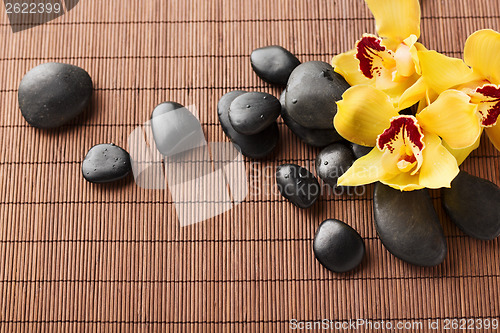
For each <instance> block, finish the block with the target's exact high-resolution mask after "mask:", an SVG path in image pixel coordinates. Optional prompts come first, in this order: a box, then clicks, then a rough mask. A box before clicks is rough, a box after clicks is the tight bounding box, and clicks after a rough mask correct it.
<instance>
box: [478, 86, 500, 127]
mask: <svg viewBox="0 0 500 333" xmlns="http://www.w3.org/2000/svg"><path fill="white" fill-rule="evenodd" d="M475 92H476V93H479V94H481V95H483V96H484V97H485V99H484V100H483V101H481V102H480V103H482V104H484V103H488V104H490V103H491V104H493V105H492V106H491V107H489V108H486V109H484V108H481V107H479V108H478V112H479V114H480V116H481V125H482V126H484V127H491V126H493V125H495V124H496V122H497V120H498V117H499V116H500V88H497V87H496V86H494V85H489V84H488V85H484V86H482V87H479V88H477V89H476V90H475Z"/></svg>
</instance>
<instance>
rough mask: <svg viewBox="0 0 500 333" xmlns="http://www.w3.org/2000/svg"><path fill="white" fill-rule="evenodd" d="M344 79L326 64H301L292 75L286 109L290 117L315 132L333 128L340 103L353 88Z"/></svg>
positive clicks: (286, 97)
mask: <svg viewBox="0 0 500 333" xmlns="http://www.w3.org/2000/svg"><path fill="white" fill-rule="evenodd" d="M349 87H350V86H349V84H348V83H347V82H346V81H345V80H344V78H343V77H342V76H341V75H340V74H338V73H335V72H334V71H333V68H332V66H330V65H329V64H327V63H326V62H323V61H309V62H305V63H303V64H301V65H300V66H298V67H297V68H295V70H294V71H293V72H292V74H291V75H290V79H289V80H288V85H287V88H286V96H285V106H286V110H287V111H288V113H289V115H290V117H291V118H292V119H293V120H294V121H295V122H297V123H298V124H300V125H301V126H304V127H307V128H311V129H319V128H322V129H333V118H334V117H335V114H337V104H336V103H335V102H336V101H338V100H340V99H341V98H342V94H343V93H344V92H345V91H346V90H347V89H348V88H349Z"/></svg>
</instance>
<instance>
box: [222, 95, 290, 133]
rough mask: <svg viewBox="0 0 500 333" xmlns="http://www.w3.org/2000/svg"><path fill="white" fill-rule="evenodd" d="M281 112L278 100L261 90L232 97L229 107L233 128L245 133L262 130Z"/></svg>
mask: <svg viewBox="0 0 500 333" xmlns="http://www.w3.org/2000/svg"><path fill="white" fill-rule="evenodd" d="M280 113H281V104H280V102H279V100H278V99H277V98H276V97H274V96H272V95H269V94H266V93H263V92H249V93H245V94H243V95H240V96H238V97H236V98H235V99H234V101H233V102H232V103H231V106H230V107H229V121H230V122H231V125H232V126H233V128H234V129H235V130H236V131H237V132H239V133H241V134H245V135H252V134H257V133H259V132H262V131H263V130H265V129H266V128H267V127H269V126H270V125H271V124H272V123H274V122H275V121H276V119H277V118H278V116H279V115H280Z"/></svg>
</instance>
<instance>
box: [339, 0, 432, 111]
mask: <svg viewBox="0 0 500 333" xmlns="http://www.w3.org/2000/svg"><path fill="white" fill-rule="evenodd" d="M365 2H366V3H367V5H368V7H369V8H370V10H371V12H372V13H373V16H374V17H375V22H376V29H377V34H378V35H379V36H380V37H377V36H374V35H369V34H365V35H363V37H362V38H361V39H360V40H358V41H357V42H356V47H355V49H353V50H351V51H348V52H346V53H342V54H339V55H337V56H335V57H334V58H333V59H332V66H333V67H334V69H335V71H336V72H337V73H339V74H340V75H342V76H343V77H344V78H345V79H346V81H347V82H348V83H349V84H350V85H351V86H354V85H358V84H370V85H373V86H374V87H376V88H377V89H380V90H382V91H384V92H385V93H387V94H388V95H389V96H390V97H391V99H392V102H393V103H394V104H395V105H398V103H399V99H400V98H401V96H402V95H403V93H404V92H405V91H406V90H407V89H408V88H410V87H411V86H412V85H414V84H415V83H416V82H417V80H418V79H419V77H420V66H419V60H418V51H424V50H426V49H425V47H424V46H423V45H422V44H420V43H417V39H418V38H419V36H420V4H419V2H418V0H365ZM410 97H411V96H410ZM414 102H418V100H417V101H414ZM413 104H414V103H413Z"/></svg>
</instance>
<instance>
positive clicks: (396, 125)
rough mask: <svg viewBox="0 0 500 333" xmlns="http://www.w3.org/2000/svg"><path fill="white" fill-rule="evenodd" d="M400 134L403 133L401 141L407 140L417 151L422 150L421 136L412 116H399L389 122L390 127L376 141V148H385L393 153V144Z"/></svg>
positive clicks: (420, 131) (415, 120)
mask: <svg viewBox="0 0 500 333" xmlns="http://www.w3.org/2000/svg"><path fill="white" fill-rule="evenodd" d="M400 133H404V134H405V135H403V140H405V138H407V139H408V140H409V141H410V142H409V143H412V144H414V145H415V146H416V147H417V148H418V149H419V150H423V149H424V142H423V134H422V130H421V129H420V126H419V125H418V123H417V119H416V118H415V117H413V116H399V117H395V118H393V119H392V120H391V126H390V127H389V128H388V129H386V130H385V131H384V132H383V133H382V134H380V135H379V137H378V139H377V147H378V148H379V149H380V150H384V149H385V148H387V149H388V150H389V151H390V152H391V153H392V152H394V142H395V140H396V138H397V137H398V135H399V134H400ZM405 143H406V142H405Z"/></svg>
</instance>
